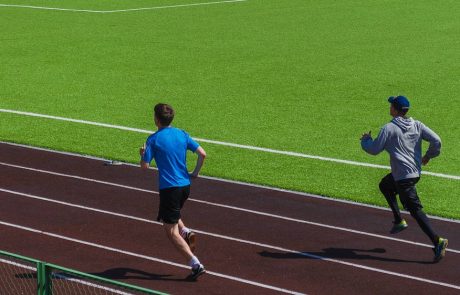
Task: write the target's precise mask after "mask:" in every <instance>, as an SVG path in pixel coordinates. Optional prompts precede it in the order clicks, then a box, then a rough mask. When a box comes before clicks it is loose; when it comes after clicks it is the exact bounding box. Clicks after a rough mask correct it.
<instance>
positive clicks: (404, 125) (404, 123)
mask: <svg viewBox="0 0 460 295" xmlns="http://www.w3.org/2000/svg"><path fill="white" fill-rule="evenodd" d="M391 122H392V123H393V124H395V125H396V126H398V127H399V128H401V130H402V131H403V132H406V131H407V130H409V129H411V128H412V126H414V124H415V121H414V119H412V118H404V117H395V118H393V120H391Z"/></svg>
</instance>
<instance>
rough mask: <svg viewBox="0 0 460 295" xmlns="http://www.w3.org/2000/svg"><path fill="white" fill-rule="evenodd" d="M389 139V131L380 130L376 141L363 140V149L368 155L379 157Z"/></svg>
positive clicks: (370, 139)
mask: <svg viewBox="0 0 460 295" xmlns="http://www.w3.org/2000/svg"><path fill="white" fill-rule="evenodd" d="M387 138H388V131H387V130H386V128H385V127H383V128H382V129H380V132H379V135H378V136H377V138H376V139H375V140H372V138H367V139H363V140H361V147H362V149H363V150H365V151H366V152H367V153H369V154H371V155H377V154H379V153H380V152H382V151H383V150H384V149H385V143H386V141H387Z"/></svg>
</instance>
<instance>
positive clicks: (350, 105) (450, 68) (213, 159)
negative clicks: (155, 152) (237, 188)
mask: <svg viewBox="0 0 460 295" xmlns="http://www.w3.org/2000/svg"><path fill="white" fill-rule="evenodd" d="M198 2H201V0H162V1H159V0H152V1H146V0H142V1H141V0H130V1H127V0H126V1H125V0H119V1H108V0H104V1H97V2H96V1H89V0H78V1H70V0H59V1H58V0H55V1H54V0H53V1H51V0H49V1H44V0H43V1H33V0H1V1H0V4H21V5H33V6H46V7H58V8H68V9H86V10H117V9H131V8H140V7H157V6H173V5H184V4H190V3H198ZM203 2H206V1H204V0H203ZM0 27H1V28H2V30H1V33H0V60H1V66H0V80H1V84H0V108H2V109H12V110H19V111H27V112H34V113H41V114H47V115H54V116H61V117H68V118H74V119H82V120H89V121H95V122H101V123H108V124H116V125H122V126H128V127H133V128H141V129H149V130H153V129H154V125H153V122H152V108H153V105H154V104H156V103H157V102H167V103H170V104H172V105H173V106H174V107H175V108H176V110H177V116H176V119H175V121H174V125H175V126H176V127H179V128H183V129H185V130H187V131H188V132H189V133H190V134H191V135H192V136H194V137H198V138H205V139H212V140H219V141H225V142H231V143H238V144H245V145H251V146H257V147H265V148H272V149H277V150H283V151H292V152H298V153H305V154H309V155H316V156H323V157H331V158H338V159H344V160H351V161H359V162H366V163H373V164H381V165H389V163H388V162H389V161H388V156H387V155H386V154H384V153H383V154H381V155H379V156H377V157H372V156H370V155H367V154H365V153H364V152H363V151H362V150H361V147H360V144H359V138H360V136H361V134H362V133H363V132H366V131H369V130H372V133H373V134H374V135H377V133H378V131H379V128H380V127H381V126H383V125H384V124H385V123H386V122H388V121H389V120H390V119H391V118H390V116H389V114H388V112H389V105H388V103H387V102H386V99H387V97H388V96H390V95H395V94H404V95H406V96H408V97H409V99H410V100H411V103H412V106H413V108H412V109H411V111H410V113H409V114H410V115H411V116H413V117H414V118H416V119H419V120H421V121H423V122H424V123H426V124H427V125H428V126H430V127H431V128H432V129H433V130H435V131H436V132H437V133H438V134H439V135H440V136H441V138H442V139H443V150H442V153H441V156H440V157H439V158H436V159H434V160H433V161H432V162H430V164H429V165H428V166H427V167H426V168H425V170H426V171H431V172H437V173H444V174H448V175H455V176H458V175H460V151H459V149H458V147H459V146H460V99H459V98H458V93H460V82H459V80H458V77H459V74H460V64H459V63H458V60H460V41H459V40H460V39H459V38H458V36H459V35H460V29H459V28H460V2H458V1H454V0H446V1H442V2H435V1H427V0H418V1H415V0H409V1H404V2H401V1H398V0H385V1H373V0H371V1H364V0H350V1H335V0H322V1H313V0H289V1H287V0H278V1H275V0H248V1H244V2H237V3H225V4H224V3H222V4H213V5H200V6H198V5H197V6H183V7H171V8H164V9H151V10H143V11H125V12H116V13H105V14H103V13H90V12H76V11H57V10H39V9H31V8H20V7H4V6H3V7H2V6H1V5H0ZM145 138H146V135H145V134H140V133H134V132H128V131H119V130H113V129H107V128H102V127H95V126H87V125H81V124H76V123H67V122H59V121H54V120H49V119H39V118H32V117H26V116H19V115H14V114H8V113H0V140H1V141H9V142H18V143H25V144H29V145H34V146H42V147H47V148H52V149H57V150H64V151H71V152H78V153H82V154H90V155H96V156H101V157H106V158H112V159H118V160H123V161H129V162H134V163H136V162H138V147H139V146H140V145H142V143H143V141H144V140H145ZM203 147H204V148H205V149H206V151H207V152H208V154H209V157H208V159H207V162H206V164H205V167H204V170H203V174H205V175H210V176H216V177H222V178H226V179H234V180H240V181H245V182H251V183H258V184H264V185H269V186H275V187H281V188H286V189H293V190H297V191H304V192H309V193H315V194H321V195H326V196H330V197H334V198H343V199H349V200H355V201H358V202H365V203H370V204H376V205H382V206H384V205H386V204H385V201H384V199H383V197H381V196H380V192H379V191H378V182H379V180H380V178H381V177H383V176H384V174H385V173H387V171H385V170H383V169H375V168H368V167H359V166H351V165H346V164H340V163H333V162H325V161H320V160H313V159H303V158H297V157H290V156H281V155H275V154H268V153H263V152H258V151H249V150H244V149H238V148H233V147H224V146H217V145H213V144H208V143H203ZM425 148H426V146H425ZM191 160H193V157H192V159H191ZM418 190H419V192H420V197H421V199H422V202H423V204H424V205H425V209H426V211H427V212H428V213H430V214H434V215H439V216H443V217H449V218H456V219H460V210H459V209H460V198H458V192H459V190H460V180H452V179H445V178H439V177H434V176H429V175H426V176H424V177H423V178H422V181H421V182H420V183H419V185H418Z"/></svg>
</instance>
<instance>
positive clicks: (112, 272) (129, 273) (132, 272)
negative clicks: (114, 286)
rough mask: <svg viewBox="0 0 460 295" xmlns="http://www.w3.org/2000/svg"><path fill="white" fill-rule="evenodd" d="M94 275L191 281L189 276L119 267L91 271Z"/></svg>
mask: <svg viewBox="0 0 460 295" xmlns="http://www.w3.org/2000/svg"><path fill="white" fill-rule="evenodd" d="M90 274H91V275H94V276H99V277H104V278H108V279H111V280H128V279H137V280H157V281H179V282H189V281H190V280H189V279H188V278H183V279H180V278H171V277H172V275H161V274H155V273H149V272H145V271H142V270H138V269H133V268H125V267H117V268H111V269H107V270H105V271H103V272H98V273H90Z"/></svg>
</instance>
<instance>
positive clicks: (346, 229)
mask: <svg viewBox="0 0 460 295" xmlns="http://www.w3.org/2000/svg"><path fill="white" fill-rule="evenodd" d="M0 165H3V166H8V167H13V168H19V169H24V170H29V171H34V172H40V173H45V174H50V175H56V176H61V177H67V178H73V179H78V180H84V181H89V182H94V183H100V184H104V185H110V186H115V187H120V188H124V189H129V190H134V191H138V192H143V193H150V194H159V193H158V192H157V191H153V190H147V189H143V188H137V187H132V186H128V185H121V184H117V183H112V182H107V181H100V180H95V179H91V178H86V177H81V176H75V175H69V174H63V173H57V172H52V171H46V170H40V169H35V168H29V167H23V166H18V165H12V164H7V163H3V162H0ZM0 191H3V192H7V193H12V194H18V195H22V196H25V197H31V198H36V199H40V200H44V201H52V202H55V203H59V204H64V205H68V204H69V203H66V202H61V201H57V200H51V199H46V198H42V197H39V196H34V195H29V194H24V193H20V192H17V191H13V190H8V189H3V188H0ZM188 200H189V201H191V202H196V203H201V204H205V205H209V206H214V207H220V208H225V209H230V210H235V211H240V212H246V213H250V214H255V215H260V216H265V217H270V218H275V219H280V220H285V221H289V222H296V223H302V224H308V225H313V226H318V227H323V228H328V229H333V230H339V231H344V232H349V233H354V234H358V235H364V236H370V237H374V238H379V239H385V240H390V241H396V242H401V243H406V244H411V245H416V246H421V247H427V248H432V247H433V246H432V245H428V244H423V243H419V242H413V241H408V240H403V239H398V238H393V237H388V236H384V235H379V234H373V233H369V232H364V231H359V230H354V229H350V228H345V227H338V226H333V225H328V224H323V223H318V222H313V221H307V220H302V219H296V218H291V217H286V216H282V215H276V214H271V213H266V212H261V211H256V210H250V209H245V208H240V207H236V206H230V205H225V204H219V203H213V202H208V201H203V200H198V199H194V198H189V199H188ZM76 206H77V205H75V206H74V207H76ZM79 208H82V209H85V208H86V207H85V206H81V207H79ZM99 212H101V213H108V212H109V211H104V210H100V211H99ZM122 217H126V216H122ZM139 220H140V221H145V220H144V219H139ZM447 251H449V252H453V253H459V254H460V250H455V249H450V248H449V249H447Z"/></svg>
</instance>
